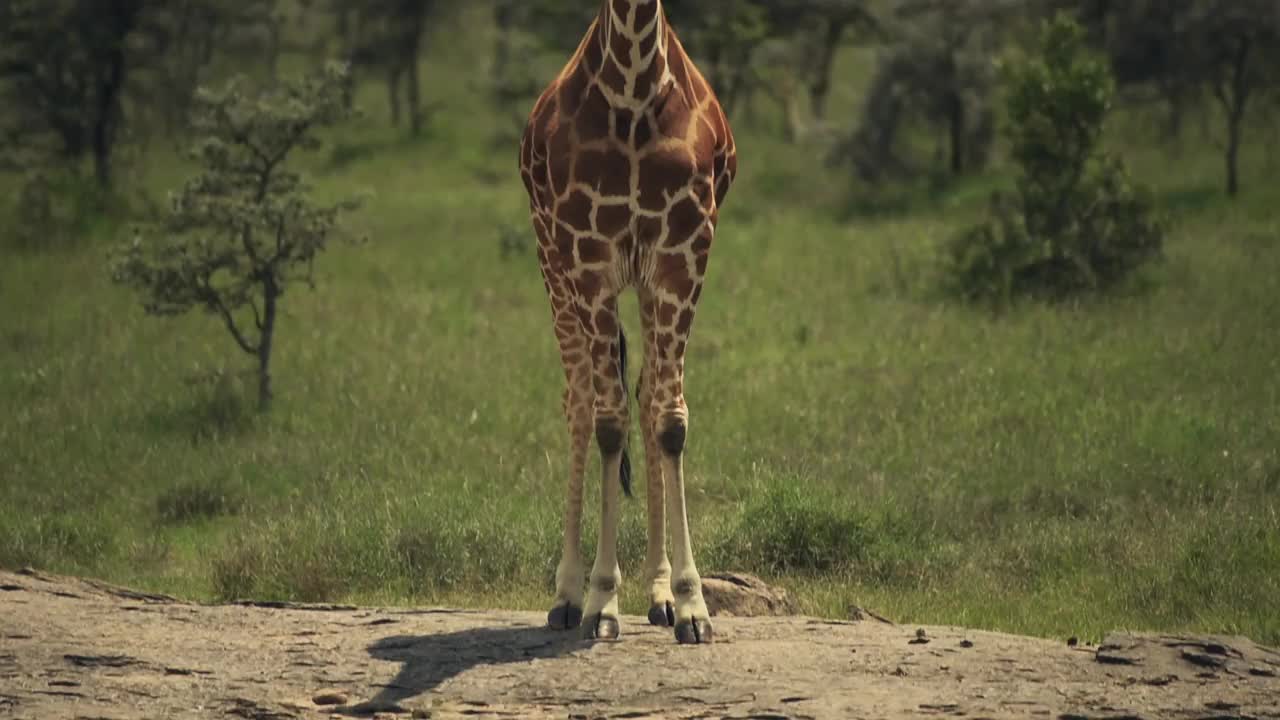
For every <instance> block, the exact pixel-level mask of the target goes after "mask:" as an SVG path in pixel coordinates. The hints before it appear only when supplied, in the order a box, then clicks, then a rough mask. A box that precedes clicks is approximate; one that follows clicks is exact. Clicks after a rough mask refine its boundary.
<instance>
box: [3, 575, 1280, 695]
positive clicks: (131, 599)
mask: <svg viewBox="0 0 1280 720" xmlns="http://www.w3.org/2000/svg"><path fill="white" fill-rule="evenodd" d="M623 622H624V625H623V637H622V640H620V641H616V642H597V643H589V642H585V641H581V640H578V639H577V638H576V637H575V636H573V635H572V634H565V633H557V632H553V631H551V630H548V629H545V628H544V627H543V624H544V616H543V615H542V614H540V613H529V612H480V611H463V610H450V609H395V608H365V607H350V606H303V605H276V606H264V605H263V604H249V603H239V604H228V605H196V604H190V603H185V602H178V601H175V600H173V599H171V598H167V597H163V596H156V595H149V594H146V593H138V592H134V591H130V590H127V589H124V588H118V587H114V586H110V585H107V584H104V583H100V582H96V581H92V580H82V579H74V578H66V577H58V576H52V575H46V574H44V573H38V572H33V571H23V572H19V573H11V572H3V571H0V717H2V718H30V719H31V720H46V719H52V718H85V719H88V718H194V717H201V718H203V717H228V718H248V719H250V720H290V719H292V718H316V717H323V716H328V715H334V714H336V715H339V716H341V715H353V716H364V717H370V716H373V717H387V718H412V717H419V718H423V717H430V718H452V717H468V718H491V717H520V718H525V717H536V718H542V717H556V718H657V717H669V718H695V717H697V718H719V717H727V718H872V717H876V718H879V717H928V716H950V717H966V718H977V717H990V718H1006V717H1009V718H1012V717H1018V718H1022V717H1048V718H1059V719H1065V718H1164V717H1167V718H1246V717H1247V718H1280V678H1278V677H1277V676H1278V675H1280V652H1277V651H1275V650H1272V649H1268V648H1264V647H1261V646H1259V645H1256V644H1255V643H1253V642H1251V641H1250V640H1247V639H1245V638H1240V637H1182V636H1172V635H1136V634H1116V635H1113V636H1112V637H1109V638H1107V640H1106V641H1105V642H1104V643H1103V644H1102V645H1101V646H1098V647H1083V646H1081V647H1069V646H1068V645H1067V644H1066V643H1065V642H1061V641H1051V640H1043V639H1035V638H1027V637H1018V636H1013V635H1004V634H1000V633H991V632H980V631H972V630H964V629H961V628H953V627H925V628H923V631H924V632H923V636H920V635H919V633H918V630H919V629H918V628H917V627H915V626H899V625H892V624H888V623H884V622H879V621H876V620H867V621H862V622H832V621H826V620H818V619H813V618H806V617H798V616H797V617H768V618H742V617H723V618H719V619H717V621H716V642H715V644H714V645H711V646H703V647H688V646H683V647H682V646H677V645H676V644H675V642H674V639H673V637H672V634H671V632H670V631H668V630H665V629H658V628H653V627H650V626H649V625H648V624H646V623H645V621H644V619H643V618H640V617H630V616H628V617H625V618H624V619H623Z"/></svg>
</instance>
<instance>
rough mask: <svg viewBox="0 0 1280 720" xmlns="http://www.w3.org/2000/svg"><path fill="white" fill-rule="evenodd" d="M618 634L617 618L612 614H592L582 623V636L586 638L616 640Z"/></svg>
mask: <svg viewBox="0 0 1280 720" xmlns="http://www.w3.org/2000/svg"><path fill="white" fill-rule="evenodd" d="M619 634H620V631H619V628H618V618H616V617H613V616H612V615H603V614H602V615H592V616H591V617H589V618H587V621H586V622H585V623H583V624H582V637H584V638H586V639H588V640H617V639H618V635H619Z"/></svg>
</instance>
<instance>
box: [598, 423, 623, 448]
mask: <svg viewBox="0 0 1280 720" xmlns="http://www.w3.org/2000/svg"><path fill="white" fill-rule="evenodd" d="M625 437H626V430H625V424H624V423H623V421H622V420H621V419H619V418H596V445H598V446H600V454H601V455H606V456H608V455H616V454H618V453H620V452H622V441H623V439H624V438H625Z"/></svg>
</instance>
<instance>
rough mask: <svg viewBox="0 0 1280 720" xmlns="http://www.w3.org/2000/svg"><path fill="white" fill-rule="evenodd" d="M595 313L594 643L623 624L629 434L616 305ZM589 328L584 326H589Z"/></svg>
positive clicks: (587, 615) (586, 620)
mask: <svg viewBox="0 0 1280 720" xmlns="http://www.w3.org/2000/svg"><path fill="white" fill-rule="evenodd" d="M602 305H603V308H602V309H601V310H599V311H598V312H596V313H593V317H594V322H593V326H594V329H595V330H596V332H597V335H596V336H595V337H594V338H593V339H592V342H591V358H592V362H593V365H594V367H595V377H594V380H595V387H594V389H595V403H596V404H595V428H596V444H597V445H598V446H599V447H600V465H601V468H602V470H603V472H602V473H601V487H600V541H599V542H598V543H597V544H596V560H595V564H594V565H593V566H592V568H591V577H590V579H589V587H588V590H587V606H586V609H585V611H584V617H583V628H582V630H583V635H584V636H585V637H587V638H589V639H597V638H598V639H615V638H617V637H618V635H619V634H620V631H621V628H620V627H619V623H618V585H619V584H620V583H621V582H622V571H621V569H620V568H619V567H618V521H619V515H620V513H621V509H622V508H621V504H622V503H621V501H622V449H623V446H624V444H625V442H626V432H627V423H628V418H627V390H626V385H625V380H624V378H623V377H622V362H621V343H620V342H619V332H620V330H619V326H618V323H617V303H616V300H615V299H613V298H610V299H607V300H604V301H603V302H602ZM584 324H585V323H584Z"/></svg>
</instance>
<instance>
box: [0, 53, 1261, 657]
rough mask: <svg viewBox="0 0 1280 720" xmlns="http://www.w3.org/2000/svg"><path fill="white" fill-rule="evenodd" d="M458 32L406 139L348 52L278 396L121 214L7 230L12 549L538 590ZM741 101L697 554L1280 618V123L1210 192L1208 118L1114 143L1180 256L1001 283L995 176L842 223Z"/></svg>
mask: <svg viewBox="0 0 1280 720" xmlns="http://www.w3.org/2000/svg"><path fill="white" fill-rule="evenodd" d="M474 45H475V43H471V44H468V42H467V40H466V39H465V38H455V39H450V38H441V39H440V41H439V42H438V43H437V44H436V45H435V46H434V49H433V51H432V53H433V54H432V57H431V58H430V61H429V67H430V72H428V73H426V74H425V76H426V77H428V78H431V83H432V85H431V90H430V92H431V93H432V99H433V100H439V101H441V102H443V103H444V104H445V107H447V108H448V109H447V110H446V111H442V112H440V113H437V114H435V115H434V116H433V117H432V120H431V124H430V127H429V129H428V133H427V136H426V137H425V138H423V139H420V140H417V141H413V140H409V139H406V138H404V137H403V136H402V135H400V134H399V133H396V132H394V131H391V130H389V129H387V128H386V127H385V117H384V115H385V112H384V111H383V108H382V105H381V98H382V94H381V88H379V87H377V86H376V85H374V84H372V83H370V84H368V85H367V86H366V87H365V88H364V91H363V93H362V98H363V103H364V105H365V106H366V107H367V108H368V109H369V110H370V111H371V112H370V115H371V119H370V122H369V124H368V125H367V126H362V127H356V128H352V129H350V130H344V131H342V132H341V133H340V134H339V135H337V136H336V138H335V139H337V140H338V141H339V142H340V147H339V148H338V149H337V150H331V151H327V152H326V153H325V154H323V155H322V156H320V157H317V158H314V159H313V160H312V161H311V162H310V165H311V166H312V167H313V169H314V170H315V171H316V172H317V173H318V175H317V182H318V185H319V192H320V193H321V194H323V195H326V196H332V195H337V194H343V193H348V192H350V191H352V190H355V189H361V188H372V189H373V190H374V191H375V193H376V194H375V196H374V198H373V199H372V201H371V202H370V203H369V204H368V206H367V208H366V209H365V210H364V211H363V212H362V213H361V214H360V215H359V216H358V217H357V218H356V219H355V220H356V225H357V226H358V229H360V230H362V231H367V232H368V233H369V234H370V235H371V237H372V238H373V242H372V243H370V244H369V245H367V246H364V247H358V248H357V247H348V246H335V247H334V248H333V249H332V250H331V251H330V252H328V253H327V254H326V256H325V257H323V258H322V260H321V261H320V262H319V263H318V265H317V276H318V277H317V280H318V284H319V290H318V291H317V292H311V291H310V290H307V289H305V288H303V287H298V288H295V289H293V290H292V291H291V292H290V293H289V295H288V296H287V297H286V298H285V300H284V306H283V318H282V321H281V327H280V330H279V338H278V355H277V357H276V360H275V377H276V389H277V392H278V401H277V405H276V407H275V409H274V411H273V413H272V414H271V415H270V416H269V417H257V416H255V414H254V413H253V412H252V410H251V406H252V386H251V384H248V383H247V380H246V378H244V377H243V376H242V374H241V373H242V371H243V370H244V369H245V367H246V363H245V362H244V360H243V359H242V358H241V357H239V356H237V355H236V354H235V352H234V351H233V345H232V342H231V341H230V339H229V338H228V337H227V336H226V334H225V332H224V331H223V330H222V328H221V327H220V326H219V324H218V322H217V321H216V319H215V318H212V317H208V316H203V315H200V314H194V315H191V316H188V317H182V318H177V319H170V320H157V319H152V318H147V317H145V316H144V315H143V314H142V312H141V308H140V307H139V305H138V302H137V299H136V298H134V297H132V296H130V295H129V294H128V293H127V292H126V291H125V290H123V289H121V288H118V287H115V286H113V285H111V283H110V281H109V278H108V277H107V273H106V268H105V264H104V262H103V254H104V250H105V244H106V243H108V242H110V241H112V240H114V236H110V235H112V234H111V233H109V232H107V230H106V229H105V228H111V229H116V228H119V227H120V224H119V223H118V221H107V220H103V221H102V222H101V223H99V224H98V225H97V226H95V227H96V228H97V229H96V230H94V229H90V230H89V231H87V232H86V236H85V237H84V238H83V239H82V240H81V242H79V243H78V244H71V245H67V244H65V243H60V244H59V245H58V246H57V247H54V248H50V249H47V250H41V251H31V250H22V251H16V250H12V249H7V250H5V251H4V252H5V261H4V262H3V263H0V307H2V308H3V312H2V313H0V398H3V408H4V412H3V414H0V566H5V567H16V566H20V565H24V564H33V565H38V566H41V567H45V568H49V569H52V570H55V571H65V572H75V573H85V574H92V575H96V576H102V577H106V578H109V579H111V580H113V581H116V582H121V583H129V584H134V585H139V586H143V587H146V588H149V589H154V590H161V591H168V592H176V593H179V594H183V595H186V596H190V597H195V598H202V599H211V598H227V597H242V596H248V595H254V596H258V597H272V598H296V599H306V600H321V599H324V600H356V601H368V602H386V603H448V604H466V605H471V606H493V607H496V606H506V607H520V608H530V609H543V608H545V607H546V605H547V604H548V602H549V600H550V597H551V592H550V588H551V576H552V573H553V571H554V567H555V563H556V561H557V557H556V553H557V551H558V547H559V532H560V519H559V513H560V508H561V505H562V501H563V500H562V496H563V484H564V478H565V474H566V455H567V444H566V432H565V429H564V427H563V424H562V419H561V415H560V409H559V407H560V406H559V404H560V392H561V383H562V375H561V372H560V369H559V366H558V356H557V353H556V350H555V345H554V339H553V336H552V333H551V328H550V323H549V322H548V321H549V311H548V306H547V302H546V299H545V298H544V297H543V289H542V284H541V281H540V279H539V277H538V272H537V269H536V263H535V261H534V258H533V257H532V254H531V252H530V250H529V248H528V247H526V248H525V250H524V251H523V252H521V251H520V250H519V246H518V245H516V246H514V247H508V251H507V252H505V253H504V252H503V250H502V248H503V243H502V238H503V237H504V234H505V233H508V232H510V229H512V228H515V229H519V230H523V229H524V228H525V225H526V222H527V221H526V209H525V200H524V197H523V190H522V188H521V187H520V185H519V181H518V177H517V175H516V173H515V169H514V164H515V147H514V145H512V144H511V142H510V141H509V140H508V141H507V142H505V143H498V142H496V140H495V139H496V138H498V137H500V136H501V135H502V133H503V132H508V133H509V132H510V128H509V127H507V125H508V124H509V123H507V115H508V113H506V112H498V111H494V110H493V109H492V108H490V107H489V106H488V105H487V104H486V103H485V102H484V100H483V98H480V97H476V96H475V95H474V93H473V91H472V83H473V82H474V81H475V79H476V78H475V73H474V71H472V70H471V66H472V61H473V60H474V59H475V57H476V56H477V54H483V52H485V48H484V47H483V46H481V47H474ZM468 53H470V54H468ZM840 98H844V100H843V101H841V102H843V104H841V103H840V102H837V103H836V105H834V106H833V116H836V117H838V116H839V115H837V113H840V112H847V113H848V114H852V113H853V112H854V109H855V108H856V93H853V92H851V91H844V92H842V93H841V94H838V95H837V99H840ZM762 122H763V121H762ZM739 134H740V136H741V137H740V139H739V146H740V148H741V153H742V155H743V159H742V176H741V179H740V183H739V185H738V187H737V188H736V189H735V190H734V192H733V194H732V195H731V196H730V199H729V203H728V206H727V207H726V209H725V214H724V216H723V219H722V220H723V223H722V227H721V231H720V234H719V237H718V238H717V241H716V247H715V251H714V253H713V259H712V263H711V269H710V273H711V274H710V278H709V284H708V287H707V290H706V292H705V294H704V296H703V300H702V304H701V306H700V310H699V314H698V320H697V322H696V323H695V330H694V337H693V341H692V344H691V346H690V351H689V357H688V364H687V373H688V374H687V379H688V382H687V392H688V403H689V407H690V412H691V421H690V436H689V454H688V456H687V460H686V467H687V472H688V476H689V477H688V481H689V501H690V505H691V514H692V524H693V528H694V532H695V541H696V545H695V547H696V549H697V552H698V556H699V558H700V566H701V567H702V569H704V570H747V571H754V572H758V573H760V574H762V575H763V576H765V577H766V578H768V579H770V580H772V581H775V582H778V583H781V584H783V585H785V586H788V587H790V588H792V589H794V590H795V591H796V592H797V593H798V594H799V596H800V599H801V601H802V604H803V606H804V608H805V610H807V611H809V612H813V613H819V614H825V615H834V616H840V615H842V614H843V613H844V612H845V611H846V608H847V607H848V606H849V605H851V604H857V605H861V606H865V607H870V608H873V609H875V610H877V611H879V612H882V613H884V614H887V615H889V616H891V617H893V618H895V619H898V620H901V621H904V622H920V623H926V622H927V623H954V624H966V625H974V626H979V627H985V628H994V629H1002V630H1009V631H1019V632H1028V633H1035V634H1042V635H1051V636H1067V635H1079V636H1081V637H1097V636H1099V635H1100V634H1101V633H1103V632H1105V631H1107V630H1109V629H1112V628H1117V627H1123V628H1134V629H1161V630H1170V631H1172V630H1200V631H1223V632H1241V633H1246V634H1249V635H1251V636H1254V637H1256V638H1258V639H1260V640H1263V641H1267V642H1271V643H1276V642H1280V620H1278V619H1277V617H1278V616H1277V615H1276V613H1275V598H1277V597H1280V510H1278V503H1277V497H1280V449H1278V448H1277V443H1276V438H1277V437H1280V415H1278V410H1280V389H1278V388H1280V384H1278V383H1277V377H1280V360H1278V358H1280V334H1277V333H1276V328H1277V327H1280V216H1278V215H1277V214H1276V212H1275V210H1274V202H1273V200H1272V199H1271V198H1270V197H1269V196H1268V193H1269V192H1272V191H1273V189H1272V188H1269V187H1268V183H1269V182H1270V179H1271V178H1273V177H1274V172H1273V171H1272V170H1268V169H1267V167H1268V166H1267V163H1269V162H1271V161H1270V160H1268V159H1267V155H1266V153H1265V152H1261V151H1259V152H1257V153H1251V154H1248V155H1247V157H1246V175H1245V177H1244V185H1245V188H1246V193H1245V195H1244V196H1243V197H1241V198H1240V199H1238V200H1237V201H1236V202H1234V203H1228V202H1227V201H1225V199H1224V198H1222V197H1221V193H1220V191H1219V190H1218V187H1219V185H1220V177H1219V169H1220V167H1219V166H1220V163H1219V162H1218V160H1217V157H1216V155H1215V154H1214V153H1213V152H1212V150H1198V149H1195V148H1191V149H1189V150H1185V151H1184V153H1183V154H1182V155H1181V156H1179V157H1176V158H1175V157H1166V155H1165V153H1164V152H1163V151H1162V150H1160V149H1159V148H1154V147H1146V146H1134V148H1133V149H1132V150H1131V155H1132V160H1133V167H1134V171H1135V172H1134V174H1135V176H1137V177H1138V178H1139V179H1141V180H1145V181H1147V182H1151V183H1153V184H1154V185H1155V186H1156V189H1157V193H1158V195H1159V197H1161V198H1162V203H1163V205H1164V207H1165V208H1166V209H1168V210H1169V211H1170V212H1172V213H1173V214H1174V216H1175V218H1176V224H1175V229H1174V232H1173V235H1172V237H1171V238H1170V241H1169V244H1168V248H1167V255H1168V257H1167V260H1166V261H1165V262H1164V263H1162V264H1161V265H1160V266H1158V267H1156V268H1153V269H1152V270H1150V271H1149V272H1148V273H1147V275H1146V277H1145V280H1146V282H1144V283H1141V284H1140V287H1138V288H1136V289H1134V290H1133V291H1132V292H1131V293H1129V294H1126V295H1124V296H1121V297H1116V298H1111V299H1108V300H1105V301H1101V300H1098V301H1086V302H1081V303H1076V304H1072V305H1063V306H1055V307H1046V306H1039V305H1026V306H1021V307H1017V308H1015V309H1013V310H1011V311H1009V312H1006V313H1004V314H1002V315H1000V316H993V315H991V314H988V313H985V312H981V311H978V310H972V309H967V308H963V307H957V306H953V305H948V304H945V303H942V302H940V301H939V300H938V299H937V298H936V297H935V296H934V295H933V294H932V292H931V290H930V288H931V286H932V285H931V283H932V274H933V273H934V272H935V271H936V266H935V265H934V260H935V258H936V257H937V248H938V245H939V243H940V242H941V241H942V240H943V239H944V238H945V237H946V236H947V235H948V234H949V233H951V232H953V231H954V230H955V229H956V228H957V227H959V226H960V225H961V224H963V223H965V222H968V221H969V220H971V219H972V218H973V217H975V216H976V214H977V213H979V212H980V211H981V207H982V202H983V200H984V198H985V195H986V193H987V191H988V190H989V189H990V188H992V187H995V186H997V185H999V184H1000V183H1002V182H1003V179H1002V178H1003V177H1005V176H1006V175H1007V170H1002V169H1000V168H995V169H994V170H993V171H992V172H991V173H990V174H989V175H988V176H985V177H979V178H975V179H973V180H972V181H969V182H966V183H963V184H959V185H956V186H953V187H951V188H948V189H947V190H946V191H945V192H943V193H941V194H934V195H932V196H930V197H928V198H924V199H920V200H917V201H913V202H912V203H911V204H910V213H909V214H892V215H887V216H884V215H882V216H878V217H874V218H867V217H863V218H859V217H858V216H850V215H849V213H848V212H847V210H846V209H847V207H848V203H849V197H848V194H847V189H846V187H845V185H844V183H843V179H842V177H841V176H840V175H839V174H836V173H835V172H834V171H827V170H815V168H820V167H821V163H820V154H819V151H818V149H816V148H810V147H807V146H806V147H799V148H796V147H788V146H784V145H781V144H779V143H778V142H777V141H775V140H773V139H772V138H771V136H770V134H769V133H767V132H763V131H753V130H752V129H751V128H749V127H746V128H742V129H741V130H740V133H739ZM1117 142H1120V143H1123V142H1124V138H1123V137H1121V138H1120V139H1118V140H1117ZM133 173H134V174H133V175H132V177H135V178H137V179H138V182H140V183H143V184H144V185H146V186H147V187H150V188H151V189H152V190H158V189H160V188H163V187H165V186H167V185H170V184H172V183H173V182H174V181H175V178H177V177H180V176H181V167H180V166H179V165H177V164H175V163H174V162H173V161H171V160H169V159H167V158H165V157H164V156H163V154H161V153H158V152H157V153H155V154H153V155H151V156H148V158H147V159H146V162H144V163H142V164H141V165H139V166H138V167H136V168H135V169H134V171H133ZM624 309H625V311H626V312H627V313H628V316H627V318H626V321H627V323H628V327H629V328H630V329H632V331H633V332H634V330H635V328H636V325H637V323H636V321H635V320H636V319H635V305H634V301H633V300H631V299H630V298H628V299H627V301H626V302H624ZM638 440H639V437H638V432H635V433H633V441H632V443H633V448H635V449H636V450H637V451H638V448H639V442H638ZM637 460H638V459H637ZM592 463H593V466H592V468H591V469H590V471H589V482H588V493H587V503H588V508H589V512H588V529H587V532H586V533H585V535H586V537H587V538H588V542H587V547H588V549H590V547H591V546H592V545H594V537H595V530H594V527H595V526H594V522H595V520H594V515H595V509H596V507H597V503H598V488H597V487H596V486H597V485H598V483H597V482H595V478H596V476H597V473H598V469H597V468H598V466H597V465H596V464H595V463H596V461H595V458H592ZM637 470H638V471H639V470H640V468H637ZM637 477H638V478H643V472H642V471H641V472H637ZM637 495H638V496H640V497H643V493H642V489H638V492H637ZM620 542H621V549H622V550H621V551H622V563H623V572H624V577H625V580H624V596H623V605H624V610H626V611H629V612H642V611H643V609H644V607H645V604H644V603H645V601H644V598H643V597H642V596H641V594H640V593H641V587H640V585H641V583H640V582H639V577H638V575H637V573H638V572H639V568H640V563H641V558H642V554H643V547H644V511H643V501H640V500H637V501H634V502H628V503H627V504H626V506H625V508H624V522H623V527H622V531H621V541H620ZM588 557H591V555H590V554H588Z"/></svg>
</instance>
